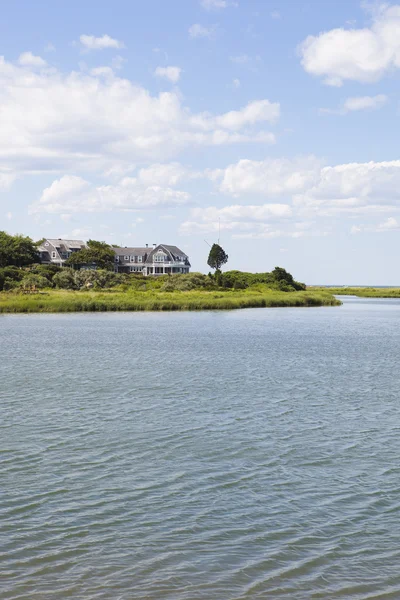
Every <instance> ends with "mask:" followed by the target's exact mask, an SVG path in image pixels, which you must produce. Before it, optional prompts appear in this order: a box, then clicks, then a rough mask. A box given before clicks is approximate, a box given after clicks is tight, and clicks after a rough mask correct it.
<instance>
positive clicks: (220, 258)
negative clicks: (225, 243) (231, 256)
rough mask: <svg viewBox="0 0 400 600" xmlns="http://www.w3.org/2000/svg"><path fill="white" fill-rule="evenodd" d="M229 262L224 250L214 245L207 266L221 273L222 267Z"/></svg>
mask: <svg viewBox="0 0 400 600" xmlns="http://www.w3.org/2000/svg"><path fill="white" fill-rule="evenodd" d="M227 262H228V255H227V253H226V252H225V250H224V249H223V248H221V246H220V245H219V244H213V245H212V248H211V250H210V254H209V255H208V260H207V264H208V266H209V267H211V268H212V269H215V270H216V271H220V270H221V267H222V265H225V264H226V263H227Z"/></svg>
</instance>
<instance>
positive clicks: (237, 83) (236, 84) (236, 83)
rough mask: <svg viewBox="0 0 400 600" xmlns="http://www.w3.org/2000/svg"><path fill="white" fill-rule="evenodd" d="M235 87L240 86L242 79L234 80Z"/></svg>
mask: <svg viewBox="0 0 400 600" xmlns="http://www.w3.org/2000/svg"><path fill="white" fill-rule="evenodd" d="M233 87H235V88H236V89H237V88H240V79H234V80H233Z"/></svg>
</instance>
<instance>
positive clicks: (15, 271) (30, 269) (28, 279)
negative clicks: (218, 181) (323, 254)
mask: <svg viewBox="0 0 400 600" xmlns="http://www.w3.org/2000/svg"><path fill="white" fill-rule="evenodd" d="M214 246H217V245H214ZM36 248H37V245H36V244H35V243H34V242H33V241H32V240H31V239H30V238H24V237H22V236H8V234H5V233H4V232H3V233H2V234H1V235H0V260H1V262H0V292H1V293H0V312H68V311H80V310H202V309H203V310H204V309H230V308H246V307H264V306H321V305H336V304H338V301H337V300H335V298H334V297H333V296H332V294H331V293H329V292H328V291H326V290H325V291H324V290H323V291H318V292H317V291H312V292H310V291H307V290H306V286H305V285H304V284H303V283H299V282H298V281H295V280H294V278H293V276H292V275H291V274H290V273H288V272H287V271H286V270H285V269H283V268H282V267H275V269H274V270H273V271H271V272H270V273H244V272H241V271H227V272H225V273H222V272H221V271H220V267H221V266H222V264H224V263H225V262H226V260H227V259H228V256H227V255H226V253H225V252H224V250H223V249H222V248H220V247H219V246H218V247H216V248H214V254H213V257H212V260H210V262H211V263H212V267H213V268H214V269H215V274H211V273H209V274H208V275H204V274H202V273H188V274H180V275H178V274H176V275H163V276H159V277H144V276H143V275H141V274H127V273H126V274H122V273H114V272H113V270H112V269H113V266H114V252H113V250H112V248H111V247H110V246H108V245H107V244H105V243H104V242H95V241H93V240H91V241H90V242H89V243H88V248H85V249H84V250H82V251H79V252H76V253H74V254H73V255H72V256H71V258H70V259H69V261H68V264H69V266H68V267H64V268H60V267H58V266H55V265H41V264H38V259H39V257H38V255H37V250H36ZM83 265H86V266H88V265H89V266H92V267H94V266H95V265H97V267H102V268H96V269H95V268H90V269H82V268H81V267H82V266H83Z"/></svg>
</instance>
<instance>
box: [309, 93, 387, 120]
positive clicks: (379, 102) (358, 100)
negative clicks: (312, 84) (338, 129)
mask: <svg viewBox="0 0 400 600" xmlns="http://www.w3.org/2000/svg"><path fill="white" fill-rule="evenodd" d="M387 102H388V97H387V96H385V95H384V94H378V95H377V96H355V97H352V98H347V99H346V100H345V101H344V103H343V106H342V107H341V108H338V109H329V108H322V109H320V113H322V114H335V115H347V114H348V113H349V112H355V111H360V110H379V109H380V108H383V107H384V106H385V104H387Z"/></svg>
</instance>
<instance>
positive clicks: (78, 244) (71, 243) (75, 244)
mask: <svg viewBox="0 0 400 600" xmlns="http://www.w3.org/2000/svg"><path fill="white" fill-rule="evenodd" d="M46 242H50V244H52V245H53V246H54V247H55V248H60V247H61V246H65V247H66V248H79V249H80V248H82V246H86V244H85V242H83V241H82V240H56V239H50V238H48V239H46Z"/></svg>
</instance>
